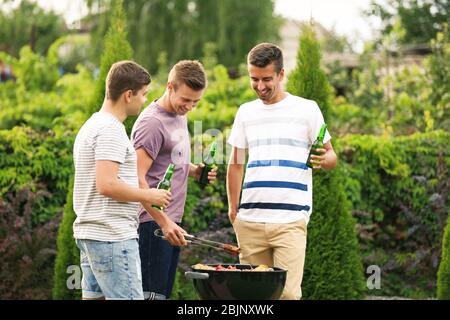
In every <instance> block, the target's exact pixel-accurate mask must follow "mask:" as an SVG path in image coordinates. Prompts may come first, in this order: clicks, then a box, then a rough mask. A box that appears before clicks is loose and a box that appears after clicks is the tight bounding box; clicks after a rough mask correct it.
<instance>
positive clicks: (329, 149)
mask: <svg viewBox="0 0 450 320" xmlns="http://www.w3.org/2000/svg"><path fill="white" fill-rule="evenodd" d="M316 150H317V152H319V153H320V154H321V155H319V156H316V155H312V156H311V163H312V164H313V169H315V170H318V169H324V170H326V171H328V170H333V169H334V168H335V167H336V164H337V155H336V153H335V152H334V150H333V146H332V145H331V141H328V142H327V143H325V144H324V148H323V149H316Z"/></svg>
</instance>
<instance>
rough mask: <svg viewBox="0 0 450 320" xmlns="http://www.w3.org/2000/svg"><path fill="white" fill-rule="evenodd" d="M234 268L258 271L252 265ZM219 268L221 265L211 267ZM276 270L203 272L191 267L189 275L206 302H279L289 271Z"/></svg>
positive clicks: (186, 274)
mask: <svg viewBox="0 0 450 320" xmlns="http://www.w3.org/2000/svg"><path fill="white" fill-rule="evenodd" d="M221 265H222V266H223V267H225V268H226V267H228V266H230V265H232V266H235V267H236V268H237V269H241V270H242V269H250V268H256V267H257V266H256V265H248V264H226V263H224V264H221ZM207 266H210V267H216V266H218V264H207ZM273 269H274V271H215V270H199V269H194V268H193V266H191V270H192V271H188V272H186V273H185V276H186V277H187V278H189V279H192V281H193V283H194V288H195V290H196V291H197V293H198V295H199V297H200V299H202V300H277V299H279V298H280V296H281V294H282V292H283V289H284V284H285V282H286V273H287V270H283V269H280V268H273Z"/></svg>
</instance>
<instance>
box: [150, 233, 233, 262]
mask: <svg viewBox="0 0 450 320" xmlns="http://www.w3.org/2000/svg"><path fill="white" fill-rule="evenodd" d="M154 234H155V236H157V237H159V238H162V239H166V237H164V234H163V232H162V230H161V229H156V230H155V232H154ZM184 238H185V239H186V241H187V243H188V244H196V245H199V246H203V247H208V248H213V249H216V250H220V251H225V252H227V253H229V254H232V255H235V256H237V255H239V247H236V246H234V245H231V244H227V243H221V242H216V241H211V240H206V239H201V238H197V237H195V236H193V235H190V234H185V235H184Z"/></svg>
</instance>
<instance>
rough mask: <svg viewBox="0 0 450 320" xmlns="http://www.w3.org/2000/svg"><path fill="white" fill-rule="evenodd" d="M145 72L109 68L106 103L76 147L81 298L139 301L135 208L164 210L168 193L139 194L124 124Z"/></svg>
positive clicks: (131, 66) (141, 95)
mask: <svg viewBox="0 0 450 320" xmlns="http://www.w3.org/2000/svg"><path fill="white" fill-rule="evenodd" d="M150 81H151V79H150V75H149V74H148V72H147V71H146V70H145V69H144V68H142V67H141V66H139V65H138V64H136V63H134V62H132V61H121V62H117V63H115V64H113V65H112V67H111V69H110V70H109V73H108V76H107V79H106V94H105V100H104V102H103V105H102V107H101V109H100V111H99V112H96V113H94V114H93V115H92V116H91V117H90V118H89V119H88V120H87V121H86V122H85V123H84V124H83V126H82V127H81V129H80V131H79V132H78V134H77V137H76V139H75V144H74V150H73V151H74V152H73V157H74V164H75V183H74V190H73V207H74V211H75V214H76V216H77V217H76V220H75V222H74V224H73V231H74V238H75V239H76V243H77V246H78V248H79V249H80V263H81V269H82V271H83V279H82V297H83V299H105V298H106V299H143V298H144V297H143V291H142V280H141V262H140V257H139V245H138V233H137V229H138V226H139V219H138V214H139V204H138V202H141V203H142V204H143V205H144V206H146V207H151V204H157V205H160V206H163V207H166V206H167V205H168V204H169V201H170V192H168V191H165V190H156V189H140V188H139V183H138V176H137V163H136V152H135V150H134V148H133V145H132V144H131V142H130V140H129V138H128V136H127V133H126V131H125V126H124V125H123V122H124V121H125V119H126V118H127V117H128V116H130V115H137V114H139V111H140V109H141V107H142V105H143V104H144V103H145V101H146V100H147V98H146V94H147V87H148V85H149V84H150Z"/></svg>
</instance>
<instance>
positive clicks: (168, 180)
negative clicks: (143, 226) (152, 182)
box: [152, 163, 175, 210]
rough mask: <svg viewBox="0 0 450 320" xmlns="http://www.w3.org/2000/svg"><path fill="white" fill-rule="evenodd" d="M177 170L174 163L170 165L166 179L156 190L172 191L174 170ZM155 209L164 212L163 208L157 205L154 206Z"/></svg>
mask: <svg viewBox="0 0 450 320" xmlns="http://www.w3.org/2000/svg"><path fill="white" fill-rule="evenodd" d="M174 169H175V165H174V164H173V163H171V164H169V166H168V167H167V170H166V173H164V177H163V178H162V180H161V181H160V182H158V186H157V187H156V189H163V190H167V191H170V185H171V183H172V176H173V170H174ZM152 207H153V208H155V209H158V210H162V209H163V208H161V207H158V206H157V205H152Z"/></svg>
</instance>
